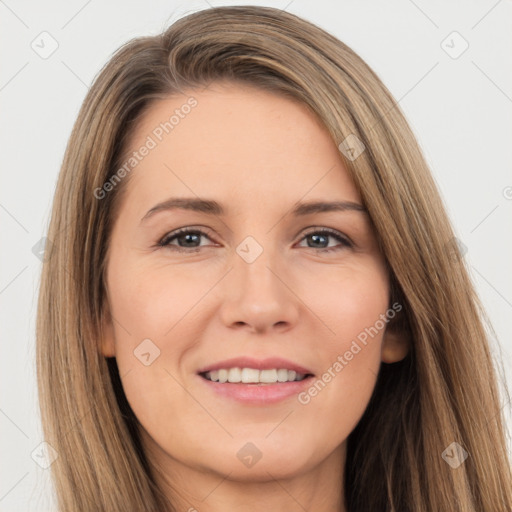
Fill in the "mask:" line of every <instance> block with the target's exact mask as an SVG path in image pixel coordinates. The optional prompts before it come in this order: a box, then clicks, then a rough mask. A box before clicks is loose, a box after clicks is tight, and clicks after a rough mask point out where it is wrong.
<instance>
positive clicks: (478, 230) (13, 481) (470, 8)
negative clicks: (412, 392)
mask: <svg viewBox="0 0 512 512" xmlns="http://www.w3.org/2000/svg"><path fill="white" fill-rule="evenodd" d="M242 3H244V2H227V3H225V4H221V3H218V2H216V3H215V4H210V3H208V2H206V0H203V1H197V2H175V1H152V2H143V1H121V0H116V1H109V2H99V1H98V0H89V1H88V2H87V1H85V0H73V1H69V2H64V1H60V2H57V1H47V2H44V3H43V2H36V1H18V2H16V1H15V0H0V24H1V28H0V41H1V45H2V50H3V51H2V65H1V67H0V102H1V108H2V111H1V112H2V117H1V126H0V130H1V132H0V137H1V141H2V148H3V149H2V153H1V173H2V176H1V179H2V182H1V183H2V186H1V189H0V222H1V224H0V225H1V231H0V236H1V240H0V243H1V247H2V264H1V267H0V302H1V312H0V314H1V319H0V321H1V324H0V325H1V327H2V331H1V333H2V335H1V343H2V352H1V357H0V361H1V363H0V364H1V373H0V375H1V381H2V382H1V388H0V389H1V390H2V392H1V396H0V429H1V432H2V435H1V445H0V450H1V451H0V460H2V465H1V473H0V510H1V511H3V512H5V511H14V510H23V511H32V510H37V511H42V510H54V509H55V506H54V503H53V502H52V499H51V485H50V480H49V474H48V473H49V470H45V469H42V468H41V467H39V466H38V465H37V464H36V463H35V462H34V460H33V459H32V458H31V453H32V452H33V451H34V450H36V452H35V453H36V455H37V453H38V452H37V447H38V445H39V444H40V443H41V441H42V436H41V428H40V423H39V418H38V410H37V399H36V397H37V394H36V387H35V369H34V353H35V350H34V348H35V341H34V327H35V311H36V302H37V291H38V279H39V273H40V269H41V262H40V260H39V259H38V258H37V257H36V255H35V254H34V253H33V251H32V249H33V247H34V245H36V244H37V243H38V241H39V240H40V239H41V237H42V236H43V235H44V234H45V229H46V225H47V221H48V216H49V212H50V206H51V200H52V195H53V191H54V187H55V183H56V179H57V174H58V172H59V167H60V164H61V161H62V157H63V153H64V148H65V144H66V142H67V139H68V137H69V134H70V132H71V128H72V125H73V123H74V121H75V118H76V115H77V113H78V109H79V107H80V104H81V102H82V100H83V99H84V96H85V94H86V92H87V88H88V86H89V85H90V84H91V82H92V80H93V78H94V76H95V75H96V73H97V72H98V71H99V69H100V68H101V66H103V64H104V63H105V62H106V61H107V60H108V59H109V58H110V56H111V54H112V53H113V52H114V51H115V50H116V49H117V48H118V47H119V46H120V45H121V44H122V43H124V42H125V41H127V40H128V39H131V38H132V37H135V36H139V35H147V34H156V33H157V32H159V31H161V30H162V29H164V28H165V27H166V26H168V25H169V24H170V23H171V22H172V21H175V20H176V19H178V18H180V17H181V16H183V15H184V14H186V13H189V12H192V11H196V10H200V9H205V8H209V7H210V5H236V4H242ZM245 3H246V4H261V5H269V6H274V7H279V8H283V9H286V10H288V11H289V12H292V13H295V14H298V15H300V16H303V17H305V18H306V19H308V20H310V21H313V22H314V23H317V24H318V25H320V26H321V27H323V28H325V29H327V30H328V31H330V32H331V33H333V34H334V35H335V36H337V37H338V38H339V39H341V40H342V41H344V42H345V43H347V44H348V45H349V46H351V47H352V48H353V49H354V50H355V51H356V52H357V53H358V54H359V55H360V56H361V57H362V58H363V59H365V60H366V62H368V64H369V65H370V66H371V67H372V68H373V69H374V70H375V71H376V72H377V74H378V75H379V76H380V77H381V79H382V80H383V81H384V83H385V84H386V85H387V86H388V88H389V89H390V91H391V92H392V93H393V94H394V96H395V98H396V99H397V100H398V101H399V104H400V107H401V108H402V109H403V110H404V112H405V114H406V116H407V118H408V120H409V122H410V124H411V126H412V128H413V130H414V132H415V133H416V135H417V137H418V139H419V142H420V144H421V146H422V148H423V151H424V154H425V156H426V158H427V160H428V162H429V164H430V165H431V168H432V171H433V173H434V176H435V178H436V180H437V183H438V185H439V188H440V191H441V194H442V196H443V198H444V200H445V202H446V204H447V207H448V211H449V214H450V216H451V219H452V221H453V223H454V226H455V230H456V233H457V237H458V238H459V240H460V241H461V242H462V243H463V244H464V246H465V247H467V252H466V254H465V258H467V260H468V262H469V263H470V265H471V268H472V278H473V281H474V283H475V285H476V287H477V291H478V293H479V295H480V297H481V298H482V301H483V303H484V305H485V307H486V309H487V312H488V314H489V316H490V319H491V321H492V323H493V325H494V328H495V331H496V334H497V337H498V340H499V344H500V345H501V355H502V357H503V362H504V366H505V371H506V375H507V378H508V381H509V385H511V386H512V377H511V376H512V360H511V353H512V342H511V334H512V321H511V317H512V273H511V272H510V264H511V262H512V238H511V233H512V230H511V227H512V217H511V211H512V173H511V171H510V169H511V163H512V150H511V148H512V125H511V123H510V121H511V117H512V116H511V114H512V66H510V54H511V53H510V50H511V48H512V45H511V43H512V2H511V1H510V0H500V1H495V0H489V1H488V0H485V1H483V0H482V1H478V2H475V1H466V2H464V3H462V2H454V1H452V2H446V1H445V2H442V1H439V0H436V1H428V2H427V1H426V0H422V1H419V0H418V1H416V2H413V1H412V0H402V1H398V0H393V1H389V0H388V1H386V2H378V1H361V0H358V1H356V0H350V1H349V0H342V1H338V2H335V1H318V0H317V1H315V2H306V1H304V0H292V1H291V2H289V1H288V0H283V1H269V2H256V1H252V2H245ZM44 31H46V32H48V33H49V34H51V37H53V38H54V39H55V40H56V41H57V43H58V48H57V50H56V51H55V52H54V53H53V54H52V55H50V56H49V57H48V58H46V59H43V58H41V56H40V55H39V54H38V53H36V52H35V51H34V50H33V49H32V47H31V45H34V46H37V45H39V48H41V50H40V51H43V49H42V47H43V44H44V48H45V49H46V50H48V49H49V48H51V46H50V39H48V36H40V34H41V33H42V32H44ZM453 31H456V32H458V33H459V34H460V35H461V36H462V37H463V38H464V39H465V40H466V41H467V43H468V44H469V47H468V49H467V50H466V51H465V52H464V53H462V54H461V55H460V56H458V58H453V57H454V56H455V55H456V53H458V51H459V50H460V49H462V48H463V46H462V44H463V42H462V40H460V39H457V38H458V36H457V35H453V34H452V33H453ZM448 36H449V37H448ZM43 37H46V38H47V39H45V40H44V41H45V42H41V39H42V38H43ZM447 37H448V39H446V38H447ZM443 41H445V42H444V43H443ZM450 47H451V48H450ZM445 50H446V51H445ZM447 51H448V52H451V53H452V56H450V55H449V54H448V53H447ZM500 345H498V344H497V343H496V344H494V345H493V353H494V354H495V355H496V357H497V358H501V356H500V351H499V349H498V347H499V346H500ZM57 391H58V390H57ZM504 410H505V411H507V412H506V414H507V417H508V418H509V420H508V421H509V423H508V424H509V428H510V425H511V421H510V416H509V415H510V404H505V403H504ZM35 458H37V457H35Z"/></svg>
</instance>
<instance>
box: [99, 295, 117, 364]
mask: <svg viewBox="0 0 512 512" xmlns="http://www.w3.org/2000/svg"><path fill="white" fill-rule="evenodd" d="M105 303H106V304H105V307H104V308H103V313H102V318H101V339H100V352H101V354H102V355H103V356H104V357H115V355H116V350H115V342H114V340H115V337H114V323H113V322H112V315H111V314H110V309H109V306H108V301H107V300H105Z"/></svg>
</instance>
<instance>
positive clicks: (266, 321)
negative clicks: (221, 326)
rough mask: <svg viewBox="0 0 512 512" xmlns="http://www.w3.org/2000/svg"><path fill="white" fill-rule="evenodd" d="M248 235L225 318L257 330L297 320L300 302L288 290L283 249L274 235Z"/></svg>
mask: <svg viewBox="0 0 512 512" xmlns="http://www.w3.org/2000/svg"><path fill="white" fill-rule="evenodd" d="M260 240H261V241H259V240H257V239H256V237H254V236H247V237H246V238H245V239H243V240H242V242H240V244H238V246H236V248H235V251H234V254H233V264H232V267H233V268H232V271H231V272H230V273H229V276H228V281H227V283H226V295H225V301H224V304H223V319H224V322H225V323H226V324H228V325H229V324H235V323H236V324H240V323H244V324H249V325H251V326H252V327H254V328H255V329H258V330H262V329H265V328H271V327H272V326H273V325H276V324H280V325H281V324H282V323H286V324H291V323H294V322H295V321H296V319H297V316H298V310H297V302H296V300H295V298H294V295H293V293H291V291H290V290H289V289H288V287H287V285H286V284H285V283H286V282H287V280H288V279H287V274H288V273H287V272H286V271H285V270H283V269H284V268H285V266H284V265H283V263H284V260H283V258H282V255H281V254H279V248H278V247H274V246H272V244H271V241H270V237H263V236H261V235H260Z"/></svg>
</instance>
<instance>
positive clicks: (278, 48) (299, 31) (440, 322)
mask: <svg viewBox="0 0 512 512" xmlns="http://www.w3.org/2000/svg"><path fill="white" fill-rule="evenodd" d="M214 80H234V81H239V82H240V83H250V84H252V85H254V86H256V87H260V88H263V89H265V90H268V91H272V92H274V93H277V94H284V95H286V96H287V97H289V98H292V99H294V100H297V101H300V102H301V103H302V104H304V105H306V106H307V107H308V108H310V109H311V110H312V111H313V112H314V113H315V114H316V115H317V116H318V118H319V119H320V120H321V121H322V122H323V124H324V125H325V126H326V128H327V129H328V131H329V133H330V135H331V136H332V139H333V141H334V142H335V143H336V144H337V145H338V144H340V143H342V142H343V141H344V140H345V139H346V137H348V136H356V137H357V139H358V140H359V141H360V142H361V143H362V144H363V145H364V151H363V152H362V153H361V154H360V156H359V157H357V158H355V159H353V158H345V162H346V167H347V169H348V170H349V172H350V174H351V176H352V178H353V180H354V182H355V184H356V186H357V188H358V190H359V191H360V194H361V197H362V199H363V202H364V204H365V206H366V208H367V209H368V211H369V214H370V217H371V220H372V222H373V225H374V227H375V232H376V236H377V237H378V240H379V243H380V244H381V247H382V251H383V254H384V255H385V258H386V260H387V264H388V266H389V271H390V276H391V281H392V287H393V295H394V296H395V299H396V298H398V299H399V300H400V303H401V304H403V305H404V309H403V316H402V320H401V322H399V323H398V324H396V325H395V326H394V327H393V328H395V329H403V330H406V331H407V332H408V335H409V336H410V339H411V350H410V352H409V354H408V355H407V357H406V358H405V359H404V360H402V361H401V362H398V363H394V364H385V363H383V364H382V365H381V371H380V373H379V376H378V380H377V383H376V387H375V391H374V394H373V396H372V398H371V401H370V403H369V405H368V407H367V410H366V411H365V414H364V416H363V417H362V419H361V420H360V422H359V423H358V425H357V427H356V428H355V430H354V431H353V432H352V433H351V434H350V436H349V438H348V447H347V448H348V449H347V461H346V470H345V501H346V506H347V509H348V510H349V511H350V512H357V511H360V512H368V511H394V512H407V511H411V512H412V511H414V512H433V511H435V512H441V511H446V512H448V511H449V512H453V511H455V510H457V511H461V512H462V511H463V512H497V511H504V510H512V491H511V470H510V462H509V460H508V457H507V453H506V449H507V446H506V437H505V428H504V423H503V418H502V412H501V405H500V396H499V390H498V379H497V373H496V369H495V366H494V364H493V361H492V358H491V354H490V347H489V337H488V334H487V332H486V329H485V325H486V324H487V321H486V320H485V316H484V313H483V310H482V308H481V306H480V303H479V301H478V298H477V297H476V295H475V292H474V289H473V286H472V284H471V282H470V279H469V278H468V272H467V269H466V266H465V262H464V259H463V258H462V257H461V255H460V253H459V252H458V249H457V245H456V244H454V233H453V231H452V228H451V226H450V224H449V221H448V218H447V215H446V213H445V208H444V206H443V204H442V201H441V199H440V197H439V194H438V192H437V190H436V186H435V184H434V182H433V179H432V177H431V174H430V171H429V169H428V167H427V164H426V163H425V160H424V157H423V156H422V154H421V151H420V148H419V146H418V143H417V141H416V140H415V137H414V135H413V133H412V132H411V130H410V128H409V126H408V124H407V122H406V120H405V118H404V116H403V114H402V112H401V111H400V108H399V106H398V105H397V103H396V101H395V100H394V99H393V97H392V96H391V94H390V93H389V91H388V90H387V89H386V87H385V86H384V85H383V84H382V82H381V81H380V79H379V78H378V77H377V76H376V74H375V73H374V72H373V71H372V70H371V69H370V68H369V67H368V65H367V64H366V63H365V62H364V61H363V60H362V59H361V58H360V57H358V56H357V55H356V54H355V53H354V52H353V51H352V50H351V49H350V48H349V47H348V46H347V45H345V44H344V43H342V42H341V41H339V40H338V39H336V38H335V37H333V36H332V35H330V34H329V33H327V32H325V31H324V30H322V29H320V28H319V27H317V26H315V25H314V24H312V23H309V22H307V21H305V20H303V19H301V18H299V17H297V16H295V15H292V14H290V13H287V12H284V11H280V10H278V9H274V8H270V7H256V6H248V7H239V6H234V7H216V8H212V9H208V10H204V11H200V12H196V13H194V14H191V15H188V16H186V17H184V18H181V19H180V20H178V21H177V22H175V23H174V24H173V25H172V26H170V27H169V28H168V29H167V30H166V31H165V32H163V33H162V34H159V35H156V36H151V37H141V38H137V39H134V40H132V41H130V42H128V43H127V44H125V45H124V46H123V47H122V48H120V49H119V50H118V51H117V52H116V53H115V55H114V56H113V57H112V59H111V60H110V61H109V62H108V63H107V64H106V66H105V67H104V68H103V69H102V71H101V72H100V74H99V75H98V77H97V78H96V80H95V82H94V84H93V86H92V87H91V89H90V91H89V92H88V94H87V97H86V99H85V101H84V103H83V105H82V108H81V110H80V113H79V116H78V119H77V121H76V123H75V126H74V128H73V132H72V134H71V137H70V139H69V143H68V146H67V149H66V153H65V157H64V161H63V165H62V169H61V172H60V176H59V180H58V185H57V189H56V193H55V198H54V203H53V210H52V215H51V220H50V225H49V230H48V239H49V241H50V243H49V247H50V249H49V254H48V255H47V258H46V261H45V262H44V266H43V272H42V280H41V287H40V297H39V304H38V318H37V372H38V386H39V399H40V407H41V415H42V422H43V428H44V433H45V439H46V441H47V442H48V443H50V445H52V446H53V448H55V450H56V451H57V453H58V458H57V460H56V461H55V462H54V463H53V464H52V466H51V471H52V476H53V481H54V484H55V490H56V496H57V500H58V505H59V508H60V510H63V511H64V510H65V511H80V512H85V511H93V510H94V511H95V512H98V511H121V510H122V511H125V510H145V511H155V512H156V511H162V510H172V505H171V504H170V503H168V501H166V499H165V497H164V495H163V492H162V491H161V490H160V489H159V488H158V486H157V484H156V480H155V478H154V473H153V472H152V468H151V466H150V464H149V463H148V461H147V460H146V457H145V455H144V452H143V450H142V449H141V444H140V440H139V438H138V434H137V428H136V425H137V424H136V419H135V418H134V415H133V412H132V411H131V409H130V407H129V405H128V403H127V400H126V397H125V396H124V393H123V389H122V385H121V381H120V378H119V374H118V370H117V365H116V362H115V359H114V358H109V359H107V358H105V357H102V355H101V353H100V350H99V342H100V340H101V336H102V332H101V320H102V312H103V311H104V305H105V300H106V294H105V293H106V289H105V280H104V272H105V261H106V254H107V249H108V244H109V234H110V231H111V226H112V221H113V219H114V218H115V215H116V211H117V208H118V206H119V204H120V201H121V199H122V192H123V190H124V189H125V187H126V183H127V182H128V180H129V178H127V179H124V180H123V181H121V182H120V183H119V184H118V185H117V186H115V187H114V188H113V190H111V191H110V192H109V193H108V194H105V195H104V197H102V198H98V197H97V196H98V194H97V193H96V194H95V191H97V190H98V189H101V188H102V187H103V186H104V184H105V183H106V182H108V180H110V179H112V177H113V176H114V174H115V172H116V171H117V170H118V169H119V166H120V165H121V156H122V154H123V151H124V149H125V147H126V143H127V140H128V137H129V135H130V134H131V133H132V132H133V128H134V126H135V125H136V122H137V120H138V119H139V118H140V116H141V115H142V114H143V113H144V112H145V109H147V107H148V105H149V104H150V103H151V102H152V101H153V100H154V99H156V98H163V97H166V96H168V95H171V94H173V93H176V92H183V91H191V90H193V89H194V88H201V87H205V86H207V85H208V84H209V83H211V82H212V81H214ZM452 443H457V445H453V444H452ZM459 446H460V448H459ZM450 447H451V448H450ZM454 447H455V448H454ZM450 449H451V450H452V452H447V451H446V450H450ZM454 449H456V450H462V449H463V450H465V452H462V451H460V452H457V453H467V458H466V460H464V462H463V463H461V464H460V465H459V466H458V467H452V465H450V464H449V463H447V461H446V456H445V455H446V453H452V454H453V450H454Z"/></svg>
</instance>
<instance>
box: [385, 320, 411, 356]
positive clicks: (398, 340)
mask: <svg viewBox="0 0 512 512" xmlns="http://www.w3.org/2000/svg"><path fill="white" fill-rule="evenodd" d="M410 349H411V339H410V334H409V332H408V330H406V329H400V330H399V329H397V328H396V327H394V326H388V327H387V329H386V331H385V332H384V337H383V339H382V350H381V359H382V362H383V363H396V362H398V361H401V360H402V359H404V358H405V356H406V355H407V354H408V353H409V350H410Z"/></svg>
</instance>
